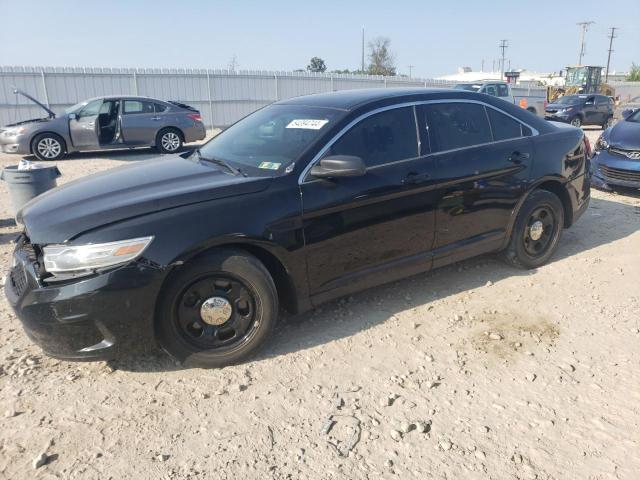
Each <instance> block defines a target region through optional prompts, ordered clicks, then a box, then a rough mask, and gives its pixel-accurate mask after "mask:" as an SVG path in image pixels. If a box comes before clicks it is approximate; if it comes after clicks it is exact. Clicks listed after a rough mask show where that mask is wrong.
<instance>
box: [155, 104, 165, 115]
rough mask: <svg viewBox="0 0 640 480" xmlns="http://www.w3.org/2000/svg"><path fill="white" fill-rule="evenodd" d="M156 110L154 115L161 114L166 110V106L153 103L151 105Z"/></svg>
mask: <svg viewBox="0 0 640 480" xmlns="http://www.w3.org/2000/svg"><path fill="white" fill-rule="evenodd" d="M153 105H154V106H155V108H156V113H162V112H164V111H165V110H166V109H167V106H166V105H162V104H161V103H154V104H153Z"/></svg>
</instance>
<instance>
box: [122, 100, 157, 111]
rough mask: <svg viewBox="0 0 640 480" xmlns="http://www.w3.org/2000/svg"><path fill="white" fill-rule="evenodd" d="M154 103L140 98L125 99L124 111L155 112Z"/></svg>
mask: <svg viewBox="0 0 640 480" xmlns="http://www.w3.org/2000/svg"><path fill="white" fill-rule="evenodd" d="M154 111H155V110H154V108H153V103H151V102H143V101H140V100H125V101H124V113H154Z"/></svg>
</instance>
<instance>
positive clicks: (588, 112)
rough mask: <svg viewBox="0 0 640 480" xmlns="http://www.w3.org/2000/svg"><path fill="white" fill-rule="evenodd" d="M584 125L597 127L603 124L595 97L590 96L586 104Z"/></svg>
mask: <svg viewBox="0 0 640 480" xmlns="http://www.w3.org/2000/svg"><path fill="white" fill-rule="evenodd" d="M583 111H584V123H585V124H586V125H597V124H599V123H601V121H600V113H599V112H598V106H597V105H596V97H595V95H590V96H589V97H587V100H586V101H585V102H584V110H583Z"/></svg>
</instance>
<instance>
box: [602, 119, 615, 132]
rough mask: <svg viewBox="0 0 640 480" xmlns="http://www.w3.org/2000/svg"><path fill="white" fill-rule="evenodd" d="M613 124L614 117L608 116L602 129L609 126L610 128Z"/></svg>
mask: <svg viewBox="0 0 640 480" xmlns="http://www.w3.org/2000/svg"><path fill="white" fill-rule="evenodd" d="M611 125H613V117H607V119H606V120H605V122H604V123H603V124H602V130H606V129H607V128H609V127H610V126H611Z"/></svg>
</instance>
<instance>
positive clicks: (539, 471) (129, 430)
mask: <svg viewBox="0 0 640 480" xmlns="http://www.w3.org/2000/svg"><path fill="white" fill-rule="evenodd" d="M588 134H589V136H590V137H591V139H592V143H593V141H595V139H596V138H597V135H598V134H599V132H598V131H597V130H593V131H589V133H588ZM153 156H154V154H153V153H150V152H145V151H142V152H135V153H131V152H127V153H105V154H100V155H96V154H78V155H74V156H73V157H72V158H70V159H68V160H64V161H61V162H58V166H59V168H60V170H61V171H62V174H63V176H62V178H60V183H63V182H66V181H69V180H72V179H74V178H77V177H81V176H84V175H87V174H89V173H92V172H97V171H100V170H104V169H107V168H112V167H115V166H118V165H122V164H124V163H126V162H129V161H145V160H148V159H151V158H152V157H153ZM16 162H17V158H16V157H10V156H0V167H2V166H5V165H8V164H13V163H16ZM0 199H1V202H0V268H2V270H3V271H6V270H7V268H8V266H9V262H10V258H11V250H12V245H11V241H12V239H13V238H15V236H16V232H17V229H16V227H14V226H12V221H11V217H12V215H11V214H10V208H9V204H8V195H7V190H6V186H5V185H2V186H0ZM639 229H640V195H636V194H631V193H628V192H627V193H625V194H607V193H602V192H597V191H595V192H593V199H592V202H591V206H590V208H589V209H588V211H587V212H586V213H585V215H584V216H583V218H582V219H581V220H580V221H579V222H578V224H576V225H575V226H574V227H573V228H572V229H570V230H568V231H565V234H564V237H563V239H562V243H561V245H560V248H559V251H558V252H557V254H556V256H555V257H554V259H553V261H552V262H551V263H550V264H549V265H547V266H545V267H543V268H540V269H538V270H534V271H519V270H514V269H512V268H510V267H508V266H506V265H504V264H503V263H501V262H500V261H498V260H496V259H494V258H493V257H481V258H476V259H473V260H469V261H466V262H463V263H460V264H456V265H453V266H451V267H447V268H443V269H440V270H437V271H433V272H430V273H428V274H424V275H419V276H416V277H413V278H411V279H407V280H403V281H400V282H396V283H393V284H391V285H388V286H384V287H379V288H375V289H372V290H369V291H366V292H363V293H360V294H358V295H354V296H353V297H349V298H347V299H343V300H341V301H336V302H333V303H329V304H327V305H326V306H324V307H322V308H319V309H316V310H314V311H313V312H310V313H307V314H304V315H300V316H288V317H286V318H283V319H282V321H281V322H280V324H279V326H278V328H277V330H276V334H275V336H274V338H273V339H272V341H270V342H269V344H268V346H267V347H266V348H265V349H264V350H263V351H262V353H261V354H260V355H259V356H258V358H256V359H255V360H253V361H251V362H248V363H246V364H244V365H239V366H234V367H229V368H225V369H221V370H201V369H184V368H180V367H179V366H177V365H175V364H174V363H173V362H172V361H170V360H169V359H168V358H167V357H166V356H164V355H163V354H162V353H159V352H157V353H150V354H147V355H138V356H134V357H132V358H128V359H124V360H119V361H115V362H109V363H105V362H96V363H67V362H60V361H56V360H53V359H50V358H48V357H46V356H44V355H43V354H42V353H41V352H40V351H39V349H38V348H37V347H35V346H33V345H32V344H31V343H30V342H29V341H28V340H27V338H26V337H25V335H24V333H23V332H22V329H21V327H20V324H19V322H18V320H17V319H16V318H15V316H14V315H13V313H12V312H11V310H10V308H9V306H8V304H7V302H6V300H5V299H4V296H2V298H1V299H0V337H1V338H2V339H3V341H2V342H1V344H0V478H7V479H32V478H43V479H45V478H49V479H53V478H60V479H76V478H82V479H107V478H112V479H124V478H136V479H160V478H180V479H183V478H192V479H196V478H197V479H204V478H225V479H226V478H228V479H236V478H247V479H265V478H277V479H285V478H291V479H298V478H314V479H315V478H322V479H325V478H326V479H329V478H349V479H360V478H438V479H475V478H488V479H562V480H565V479H580V480H585V479H637V478H640V455H639V452H640V349H639V348H638V347H639V346H640V333H639V328H640V295H639V293H638V285H639V284H640V254H639V252H640V232H639V231H638V230H639ZM336 372H340V374H339V375H336Z"/></svg>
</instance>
